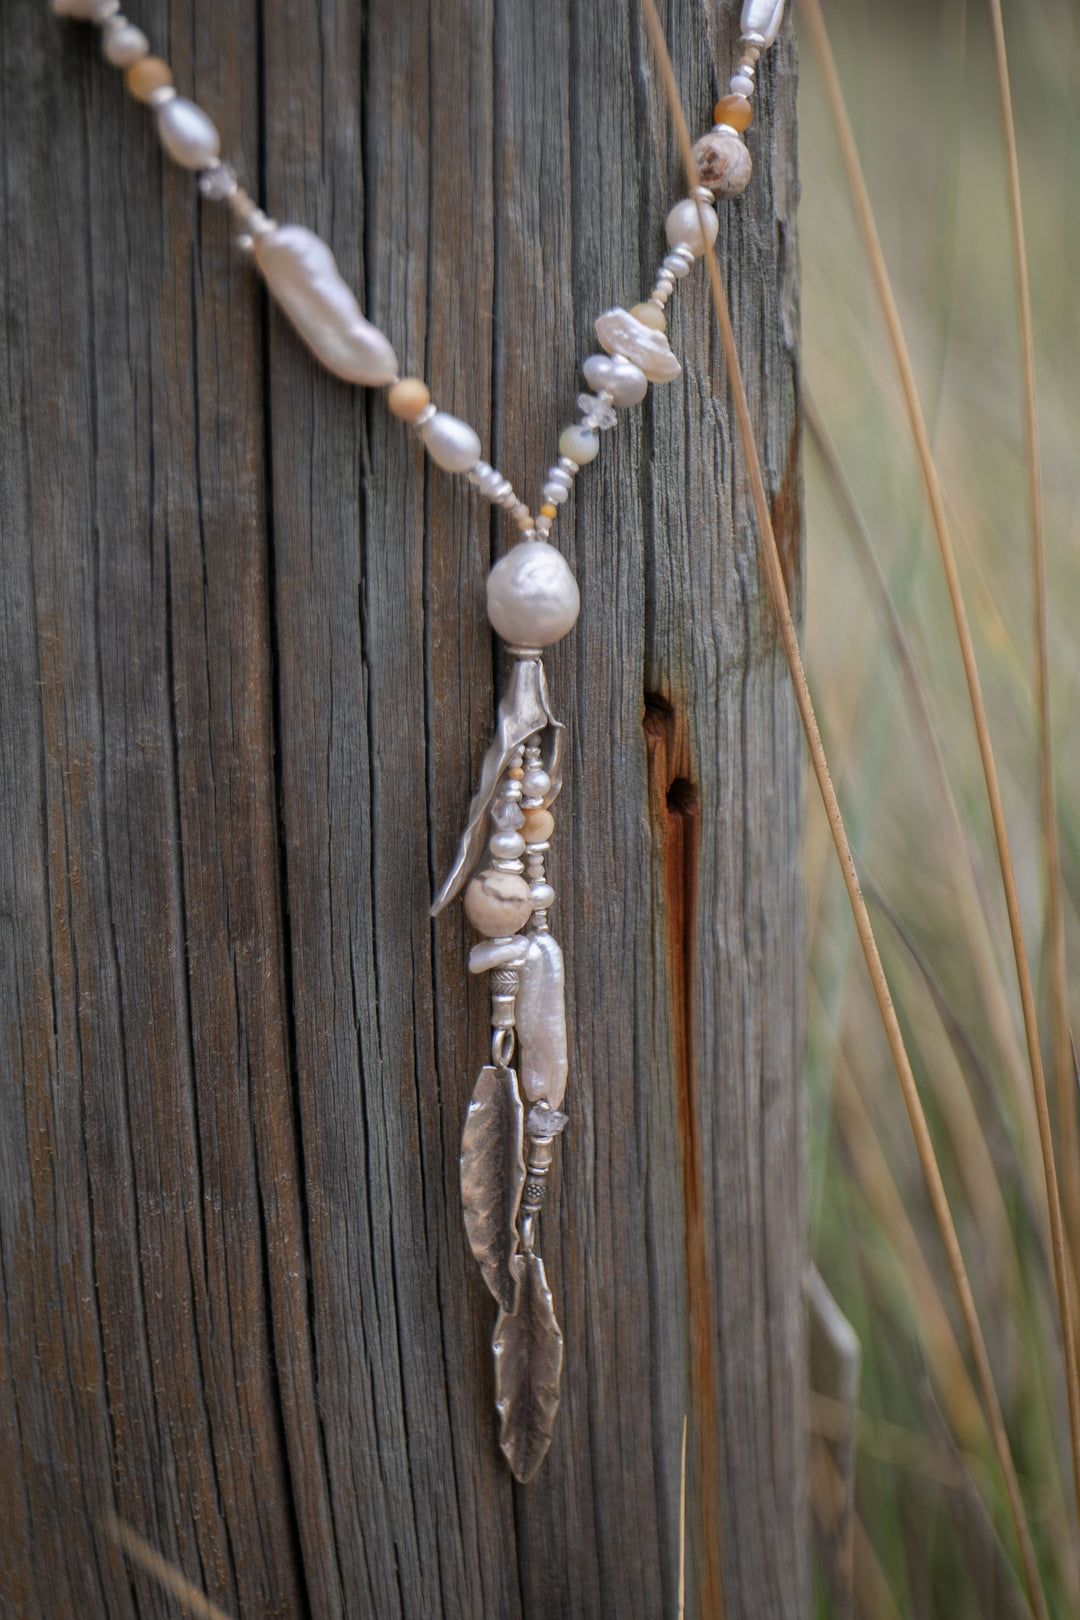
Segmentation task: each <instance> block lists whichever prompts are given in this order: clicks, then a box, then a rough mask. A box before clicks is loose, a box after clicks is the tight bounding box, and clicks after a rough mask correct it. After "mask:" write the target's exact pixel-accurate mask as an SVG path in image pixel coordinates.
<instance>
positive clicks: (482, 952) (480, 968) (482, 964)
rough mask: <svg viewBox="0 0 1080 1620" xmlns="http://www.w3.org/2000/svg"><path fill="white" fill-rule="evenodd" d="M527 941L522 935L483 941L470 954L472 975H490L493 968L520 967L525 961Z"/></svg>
mask: <svg viewBox="0 0 1080 1620" xmlns="http://www.w3.org/2000/svg"><path fill="white" fill-rule="evenodd" d="M526 944H527V941H526V940H525V939H524V938H523V936H522V935H521V934H515V935H514V937H513V938H512V939H481V940H479V941H478V942H477V943H476V944H475V945H474V946H473V948H472V950H471V951H470V952H469V972H470V973H490V972H491V969H492V968H501V967H520V966H521V964H522V962H524V960H525V949H526Z"/></svg>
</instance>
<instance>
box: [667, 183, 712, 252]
mask: <svg viewBox="0 0 1080 1620" xmlns="http://www.w3.org/2000/svg"><path fill="white" fill-rule="evenodd" d="M702 183H703V184H706V183H707V182H702ZM701 214H703V215H704V216H705V231H706V234H707V236H708V241H707V242H706V241H705V239H704V238H703V237H702V234H701ZM701 214H699V212H698V204H697V203H696V202H695V200H694V198H693V197H684V198H683V200H682V202H677V203H676V204H675V206H674V208H673V209H672V210H671V212H670V214H669V215H668V217H667V219H666V221H665V223H664V229H665V231H666V232H667V239H668V246H669V247H673V248H674V247H680V246H681V245H683V244H685V245H686V246H687V247H688V248H689V249H690V251H691V253H692V254H693V255H694V258H695V259H700V258H701V257H702V255H703V254H704V252H705V250H706V248H707V247H711V246H712V244H713V243H714V242H715V241H716V233H717V231H719V229H720V221H719V219H718V218H717V214H716V209H715V208H710V207H709V205H708V203H703V204H702V206H701Z"/></svg>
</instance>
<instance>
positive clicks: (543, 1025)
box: [514, 884, 569, 1108]
mask: <svg viewBox="0 0 1080 1620" xmlns="http://www.w3.org/2000/svg"><path fill="white" fill-rule="evenodd" d="M540 887H541V885H540V884H537V888H540ZM543 887H544V888H546V887H547V885H546V884H544V885H543ZM520 974H521V977H520V981H519V983H518V992H517V1002H516V1004H515V1007H514V1018H515V1022H516V1024H517V1032H518V1039H519V1042H520V1053H519V1056H518V1076H519V1078H520V1081H521V1088H522V1090H523V1091H524V1093H525V1095H526V1097H528V1099H529V1101H530V1102H532V1103H538V1102H546V1103H547V1104H548V1105H549V1106H550V1107H551V1108H558V1106H559V1104H560V1103H561V1102H562V1100H563V1098H564V1097H565V1095H566V1077H567V1074H568V1072H569V1063H568V1061H567V1054H566V996H565V985H564V981H565V970H564V968H563V954H562V951H561V950H560V948H559V943H558V941H557V940H556V939H555V938H554V937H553V936H552V935H551V934H547V933H540V934H530V935H529V946H528V950H527V951H526V952H525V960H524V962H523V963H522V965H521V969H520Z"/></svg>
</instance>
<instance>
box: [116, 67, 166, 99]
mask: <svg viewBox="0 0 1080 1620" xmlns="http://www.w3.org/2000/svg"><path fill="white" fill-rule="evenodd" d="M172 82H173V76H172V68H171V67H170V66H169V64H168V62H163V61H162V60H161V57H160V56H143V57H141V58H140V59H139V61H138V62H132V64H131V66H130V67H129V68H128V70H127V72H126V73H125V74H124V84H125V85H126V87H127V92H128V95H130V96H134V97H135V100H136V101H149V100H150V97H151V96H152V95H153V93H154V91H155V90H163V89H164V88H165V86H166V85H167V84H172Z"/></svg>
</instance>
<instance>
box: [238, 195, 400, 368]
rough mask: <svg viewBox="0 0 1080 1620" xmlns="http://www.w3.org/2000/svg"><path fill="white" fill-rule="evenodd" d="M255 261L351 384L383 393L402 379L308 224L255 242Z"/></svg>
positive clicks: (307, 335) (303, 330)
mask: <svg viewBox="0 0 1080 1620" xmlns="http://www.w3.org/2000/svg"><path fill="white" fill-rule="evenodd" d="M255 262H256V264H257V265H258V267H259V269H260V270H261V271H262V274H263V278H264V280H265V281H266V285H267V286H268V287H269V289H270V291H271V293H272V294H273V296H274V298H275V299H276V300H277V302H278V303H279V304H280V306H281V308H282V309H283V310H284V312H285V314H286V315H287V316H288V317H289V319H290V321H292V323H293V325H294V326H295V327H296V330H297V331H298V332H299V334H300V336H301V337H302V338H303V340H304V342H305V343H306V344H307V345H308V347H309V348H310V349H312V350H313V351H314V353H315V354H316V355H317V356H318V358H319V359H320V360H321V361H322V363H323V365H324V366H326V368H327V370H329V371H332V372H333V373H334V375H335V377H343V378H344V379H345V381H346V382H353V383H361V384H363V386H364V387H365V388H380V387H382V385H383V384H384V383H388V382H391V381H392V380H393V378H394V377H396V376H397V369H398V363H397V356H396V354H395V353H394V351H393V349H392V348H391V346H390V344H389V342H388V341H387V339H386V338H385V337H383V335H382V333H381V332H380V331H379V329H378V327H377V326H372V324H371V322H370V321H368V320H365V319H364V317H363V315H362V314H361V312H360V305H359V304H358V303H357V302H356V299H355V298H354V297H353V295H352V292H351V291H350V289H349V287H348V286H347V285H346V283H345V281H344V280H343V278H342V275H341V272H340V270H339V269H338V267H337V264H336V262H335V260H334V255H333V254H332V253H331V251H330V249H329V247H328V246H327V245H326V243H325V242H324V241H323V239H322V237H321V236H316V235H315V232H314V231H309V230H308V229H307V227H306V226H305V225H277V226H275V228H274V229H273V230H272V231H267V232H266V233H265V234H264V235H262V236H257V237H256V238H255Z"/></svg>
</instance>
